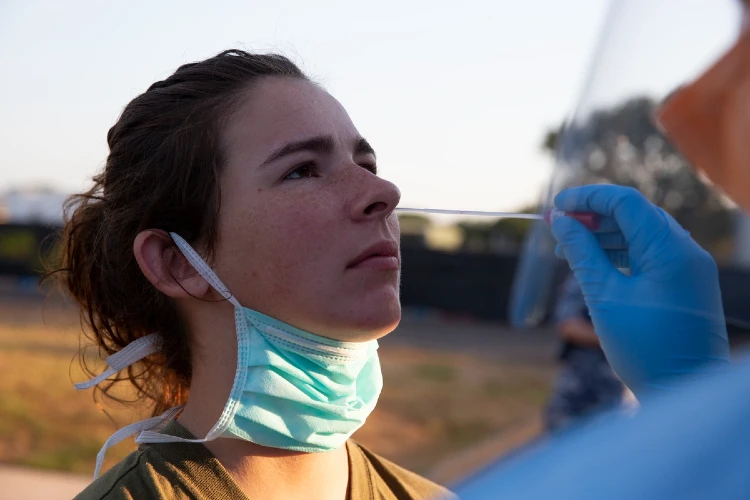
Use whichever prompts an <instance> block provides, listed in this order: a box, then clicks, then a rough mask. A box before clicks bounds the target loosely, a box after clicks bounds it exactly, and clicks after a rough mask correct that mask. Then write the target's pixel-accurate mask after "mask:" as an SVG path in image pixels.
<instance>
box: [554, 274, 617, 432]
mask: <svg viewBox="0 0 750 500" xmlns="http://www.w3.org/2000/svg"><path fill="white" fill-rule="evenodd" d="M554 316H555V318H554V321H555V325H556V328H557V331H558V333H559V335H560V338H561V340H562V347H561V349H560V361H561V363H562V367H561V369H560V373H559V374H558V375H557V378H556V379H555V384H554V386H553V389H552V394H551V395H550V398H549V401H548V402H547V406H546V408H545V413H544V417H545V426H546V428H547V431H549V432H557V431H560V430H562V429H564V428H566V427H568V426H569V425H571V424H575V423H576V422H577V421H578V420H580V419H582V418H584V417H590V416H592V415H594V414H596V413H597V412H600V411H604V410H608V409H614V408H616V407H617V406H618V405H620V404H621V403H622V398H623V391H624V386H623V384H622V382H620V379H618V378H617V375H615V373H614V372H613V371H612V368H611V367H610V366H609V363H608V362H607V358H606V357H605V355H604V351H602V348H601V347H600V345H599V337H598V336H597V335H596V332H594V325H593V323H592V322H591V316H590V315H589V311H588V308H587V307H586V302H585V301H584V299H583V293H582V292H581V287H580V286H579V285H578V281H576V278H575V276H574V275H573V274H569V275H568V276H567V277H566V278H565V281H564V282H563V283H562V285H561V286H560V295H559V298H558V300H557V304H556V305H555V314H554Z"/></svg>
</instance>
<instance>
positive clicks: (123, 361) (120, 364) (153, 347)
mask: <svg viewBox="0 0 750 500" xmlns="http://www.w3.org/2000/svg"><path fill="white" fill-rule="evenodd" d="M158 350H159V334H158V333H152V334H150V335H146V336H145V337H141V338H139V339H136V340H134V341H133V342H131V343H129V344H128V345H126V346H125V347H124V348H123V349H122V350H120V351H118V352H116V353H114V354H113V355H111V356H109V357H108V358H107V359H106V360H105V361H106V362H107V365H108V366H109V368H107V369H106V370H105V371H103V372H102V373H100V374H99V375H97V376H96V377H94V378H92V379H90V380H87V381H86V382H81V383H79V384H75V388H76V390H77V391H80V390H83V389H90V388H92V387H94V386H95V385H97V384H100V383H101V382H103V381H105V380H106V379H108V378H109V377H111V376H112V375H114V374H115V373H117V372H119V371H120V370H122V369H123V368H127V367H128V366H130V365H132V364H133V363H136V362H138V361H140V360H142V359H143V358H145V357H146V356H150V355H151V354H153V353H155V352H156V351H158Z"/></svg>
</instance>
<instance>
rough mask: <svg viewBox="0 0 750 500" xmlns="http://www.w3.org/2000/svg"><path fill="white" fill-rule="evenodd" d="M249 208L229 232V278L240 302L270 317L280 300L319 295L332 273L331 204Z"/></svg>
mask: <svg viewBox="0 0 750 500" xmlns="http://www.w3.org/2000/svg"><path fill="white" fill-rule="evenodd" d="M252 205H253V206H252V207H247V208H248V209H247V210H246V211H240V212H238V213H237V215H236V216H235V217H234V219H235V220H234V221H233V222H232V223H231V229H229V230H228V233H231V234H233V235H234V237H233V240H234V243H233V245H232V246H233V247H234V250H233V252H232V253H233V257H232V258H231V261H232V262H233V265H232V266H231V267H232V268H233V269H229V270H228V272H229V274H230V275H231V276H232V281H233V282H234V283H235V285H234V287H235V288H237V291H236V292H235V293H236V294H237V295H238V297H239V298H240V300H241V301H243V300H244V301H245V305H247V306H248V307H253V308H256V307H257V308H259V309H262V310H263V311H264V312H268V313H273V312H274V309H276V308H277V307H278V304H279V301H281V300H290V299H291V301H292V302H297V300H295V299H305V298H304V297H299V296H300V295H301V294H304V293H315V294H318V295H319V294H320V292H321V291H322V290H321V289H323V288H325V287H326V282H328V281H331V282H333V280H332V279H331V278H333V276H332V273H335V272H336V267H335V265H334V264H335V263H336V262H337V260H336V256H335V255H334V254H333V253H332V252H333V250H334V249H333V248H332V247H333V245H331V242H333V241H336V240H337V234H336V233H337V231H336V227H337V224H336V220H337V219H336V217H335V210H336V208H335V204H334V203H330V202H329V203H325V202H324V201H321V200H320V199H319V198H317V197H312V196H304V195H302V196H297V197H282V199H277V198H276V197H275V196H273V197H272V196H268V197H264V196H262V195H261V196H258V197H257V199H256V200H254V202H253V203H252Z"/></svg>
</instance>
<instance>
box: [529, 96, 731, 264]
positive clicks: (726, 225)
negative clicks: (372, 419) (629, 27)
mask: <svg viewBox="0 0 750 500" xmlns="http://www.w3.org/2000/svg"><path fill="white" fill-rule="evenodd" d="M655 108H656V103H655V102H654V101H653V100H652V99H650V98H648V97H635V98H632V99H629V100H627V101H626V102H624V103H623V104H621V105H619V106H616V107H614V108H611V109H602V110H597V111H595V112H593V113H592V114H591V115H590V116H589V117H588V118H587V119H586V120H584V121H582V122H579V123H573V124H571V125H569V126H567V127H565V128H564V129H562V130H557V131H549V132H547V134H546V135H545V137H544V139H543V141H542V145H541V146H542V148H543V149H545V150H548V151H553V150H554V151H556V152H557V158H558V161H559V164H560V165H561V166H563V167H566V168H568V169H569V170H570V171H569V172H567V174H568V175H567V176H566V177H565V178H564V179H563V181H562V185H561V186H557V187H560V188H562V187H564V186H566V185H580V184H595V183H614V184H620V185H625V186H632V187H635V188H636V189H638V190H639V191H641V192H642V193H643V194H644V195H645V196H646V197H648V198H649V199H650V200H651V201H652V202H654V203H655V204H656V205H659V206H661V207H663V208H664V209H665V210H667V211H668V212H669V213H670V214H672V216H673V217H675V219H676V220H677V221H678V222H679V223H680V224H682V225H683V226H684V227H685V228H687V229H688V230H689V231H690V232H691V234H692V235H693V237H694V238H695V239H696V241H698V242H699V243H700V244H702V245H703V246H704V247H705V248H707V249H708V250H710V251H718V250H719V249H720V248H722V247H725V246H726V244H725V243H726V240H727V239H728V238H731V235H732V233H733V227H734V217H733V214H732V210H731V209H730V208H729V207H728V205H727V204H726V203H725V202H724V201H723V200H722V198H721V195H719V194H718V193H717V192H716V191H715V190H714V189H712V188H711V187H710V186H709V185H707V184H706V183H705V182H704V181H703V180H702V179H701V177H700V176H699V175H698V174H697V173H696V172H695V171H694V169H693V168H692V167H691V166H690V164H689V163H688V162H687V161H686V160H685V159H684V158H683V157H682V156H681V155H680V154H679V153H678V152H677V151H676V150H675V149H674V148H673V147H672V145H671V144H670V143H669V142H668V141H667V140H666V138H665V137H664V135H663V134H662V133H661V132H660V131H659V130H658V129H657V128H656V126H655V125H654V122H653V120H652V116H653V112H654V110H655ZM559 174H560V172H558V175H559Z"/></svg>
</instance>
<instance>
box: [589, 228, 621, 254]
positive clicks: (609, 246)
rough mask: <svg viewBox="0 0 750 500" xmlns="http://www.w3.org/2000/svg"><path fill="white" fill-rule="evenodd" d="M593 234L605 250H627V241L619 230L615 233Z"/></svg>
mask: <svg viewBox="0 0 750 500" xmlns="http://www.w3.org/2000/svg"><path fill="white" fill-rule="evenodd" d="M594 236H595V237H596V240H597V241H598V242H599V246H601V247H602V248H603V249H605V250H627V249H628V242H627V241H625V236H624V235H623V234H622V233H621V232H619V231H618V232H616V233H595V234H594Z"/></svg>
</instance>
